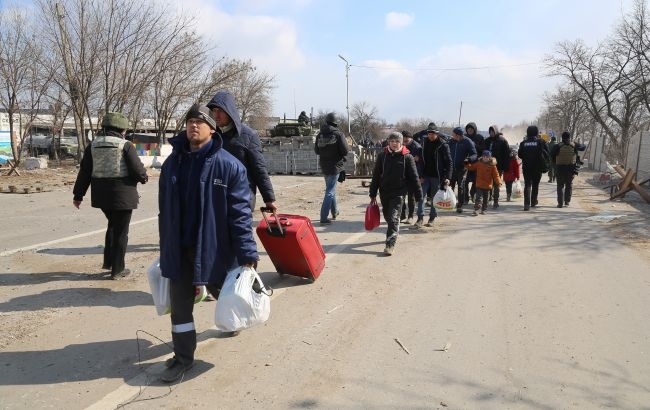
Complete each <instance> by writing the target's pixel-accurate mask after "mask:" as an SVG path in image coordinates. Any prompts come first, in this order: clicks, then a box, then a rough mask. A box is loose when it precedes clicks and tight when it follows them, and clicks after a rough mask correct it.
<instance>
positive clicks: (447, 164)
mask: <svg viewBox="0 0 650 410" xmlns="http://www.w3.org/2000/svg"><path fill="white" fill-rule="evenodd" d="M425 150H426V153H427V154H426V155H425V154H424V153H425ZM422 153H423V155H422V168H423V170H424V174H420V175H424V176H426V177H438V178H439V179H440V183H441V184H442V182H443V181H444V180H445V179H449V180H451V175H452V172H453V166H452V163H451V153H450V152H449V145H447V143H445V142H444V141H443V140H442V139H440V137H438V138H437V139H436V140H435V141H431V140H429V138H425V139H424V141H423V147H422ZM430 154H433V155H430ZM429 155H430V156H429ZM429 163H433V164H429ZM428 165H433V166H434V167H435V169H436V170H437V175H428V174H429V172H428V171H427V170H428V169H429V168H428Z"/></svg>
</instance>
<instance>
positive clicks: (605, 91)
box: [546, 40, 642, 161]
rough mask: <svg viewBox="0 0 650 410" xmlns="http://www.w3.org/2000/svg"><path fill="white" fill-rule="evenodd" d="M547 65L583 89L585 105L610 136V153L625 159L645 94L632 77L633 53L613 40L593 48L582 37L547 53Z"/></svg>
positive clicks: (580, 89)
mask: <svg viewBox="0 0 650 410" xmlns="http://www.w3.org/2000/svg"><path fill="white" fill-rule="evenodd" d="M546 65H547V68H548V72H549V74H550V75H554V76H561V77H564V78H566V79H567V80H568V81H569V82H570V84H571V85H574V86H575V87H576V88H577V89H578V90H579V91H580V93H579V95H580V99H581V100H582V101H583V102H584V107H585V109H586V110H587V111H588V112H589V114H590V116H591V118H592V119H593V120H594V121H596V122H597V123H598V124H599V125H600V126H601V127H602V129H603V132H604V133H605V135H607V136H608V137H609V141H608V145H609V146H610V152H609V154H610V156H611V157H613V159H615V160H619V161H620V160H622V159H623V158H624V157H625V153H626V151H627V144H628V141H629V139H630V137H631V136H632V135H634V133H635V132H636V131H637V130H638V122H637V121H638V118H639V115H640V114H641V112H640V110H639V108H640V105H641V101H642V94H641V93H640V90H639V87H638V84H636V83H635V82H634V81H633V80H631V78H632V77H633V75H632V71H634V70H635V67H634V57H633V53H632V52H631V51H630V50H629V49H628V50H625V49H621V48H620V47H616V46H615V44H612V43H611V42H610V43H605V44H603V45H602V46H601V47H597V48H596V49H594V50H591V49H590V48H588V47H587V46H585V45H584V43H582V41H580V40H577V41H572V42H571V41H566V42H561V43H559V44H558V45H557V48H556V51H555V53H554V54H553V55H551V56H547V57H546Z"/></svg>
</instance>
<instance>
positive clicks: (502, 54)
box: [183, 0, 632, 129]
mask: <svg viewBox="0 0 650 410" xmlns="http://www.w3.org/2000/svg"><path fill="white" fill-rule="evenodd" d="M631 6H632V0H543V1H536V2H529V1H521V0H519V1H511V0H501V1H500V0H494V1H485V0H467V1H462V0H458V1H449V0H446V1H426V0H421V1H408V0H405V1H387V0H379V1H377V0H375V1H353V0H327V1H320V0H318V1H317V0H284V1H281V0H248V1H246V0H242V1H236V0H229V1H219V0H186V1H185V2H184V3H183V7H184V8H186V10H198V11H199V12H200V16H199V17H198V19H197V29H198V30H199V31H200V32H202V33H205V34H206V35H208V36H210V37H211V38H212V39H213V41H214V42H215V44H217V49H216V53H217V54H220V55H223V54H225V55H228V56H230V57H238V58H250V59H252V60H253V62H254V63H255V64H256V65H258V67H260V68H261V69H263V70H265V71H266V72H268V73H270V74H273V75H275V76H276V79H277V82H276V85H277V89H276V90H275V93H274V110H273V113H274V114H275V115H278V116H281V115H283V114H284V113H286V114H287V116H293V115H295V113H296V112H300V111H301V110H307V111H308V110H309V109H310V108H311V107H314V110H315V111H318V110H335V111H337V112H340V113H344V112H345V104H346V94H345V90H346V80H345V63H344V62H343V61H342V60H341V59H339V58H338V54H341V55H343V56H344V57H345V58H346V59H347V60H348V61H349V62H350V64H351V65H352V67H351V69H350V79H349V88H350V98H349V100H350V106H351V105H352V104H354V103H357V102H361V101H365V102H367V103H368V104H370V105H373V106H375V107H377V109H378V112H379V116H380V117H381V118H384V119H386V120H387V121H389V122H395V121H398V120H400V119H403V118H420V117H426V118H432V119H434V120H436V121H440V122H442V121H446V122H447V123H452V122H457V121H458V115H459V107H460V102H461V101H463V112H462V118H461V122H462V123H466V122H468V121H475V122H477V124H478V126H479V128H480V129H487V128H488V126H489V125H490V124H498V125H501V126H502V125H504V124H513V123H518V122H520V121H522V120H533V119H534V118H535V117H536V116H537V115H538V113H539V111H540V107H541V103H542V99H541V97H542V95H543V93H544V92H545V91H552V90H553V88H554V85H555V84H556V82H557V80H555V79H551V78H547V77H545V76H544V72H543V69H542V67H541V65H540V64H538V63H540V62H541V60H542V59H543V57H544V55H545V54H547V53H550V52H552V50H553V48H554V45H555V43H557V42H558V41H562V40H573V39H577V38H581V39H583V40H584V41H585V42H586V43H587V44H588V45H596V44H597V43H598V42H599V41H602V40H603V39H605V37H606V36H607V35H609V34H610V33H612V31H613V26H614V24H616V22H617V21H618V20H619V19H620V18H621V16H622V12H623V11H627V10H629V9H630V7H631ZM486 66H490V67H493V68H489V69H480V70H469V71H463V70H456V71H453V70H451V71H441V70H437V69H457V68H464V67H486ZM364 67H368V68H364Z"/></svg>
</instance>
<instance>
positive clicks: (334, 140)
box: [314, 112, 349, 224]
mask: <svg viewBox="0 0 650 410" xmlns="http://www.w3.org/2000/svg"><path fill="white" fill-rule="evenodd" d="M348 150H349V148H348V142H347V141H346V140H345V135H343V133H342V132H341V131H339V129H338V123H337V120H336V115H335V114H334V113H333V112H331V113H329V114H327V115H326V116H325V124H323V125H321V127H320V132H319V133H318V135H317V136H316V142H315V143H314V152H315V153H316V155H318V156H319V163H320V169H321V171H322V172H323V176H324V177H325V196H324V197H323V204H322V205H321V208H320V223H322V224H330V223H332V219H336V218H337V217H338V215H339V209H338V206H337V203H336V183H337V182H338V179H339V174H340V173H341V171H343V167H344V165H345V159H346V156H347V155H348ZM330 212H331V214H332V219H329V218H328V216H329V215H330Z"/></svg>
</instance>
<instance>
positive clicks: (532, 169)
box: [517, 125, 549, 211]
mask: <svg viewBox="0 0 650 410" xmlns="http://www.w3.org/2000/svg"><path fill="white" fill-rule="evenodd" d="M538 134H539V130H538V129H537V126H535V125H531V126H529V127H528V128H527V129H526V139H524V140H523V141H522V142H521V143H519V150H518V151H517V154H518V155H519V158H521V162H522V170H523V173H524V211H528V210H530V207H535V206H537V193H538V191H539V181H541V179H542V173H544V172H546V166H547V164H548V160H549V153H548V146H547V145H546V142H544V140H543V139H541V138H539V136H538Z"/></svg>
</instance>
